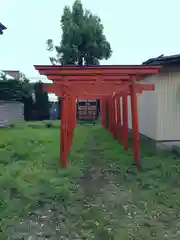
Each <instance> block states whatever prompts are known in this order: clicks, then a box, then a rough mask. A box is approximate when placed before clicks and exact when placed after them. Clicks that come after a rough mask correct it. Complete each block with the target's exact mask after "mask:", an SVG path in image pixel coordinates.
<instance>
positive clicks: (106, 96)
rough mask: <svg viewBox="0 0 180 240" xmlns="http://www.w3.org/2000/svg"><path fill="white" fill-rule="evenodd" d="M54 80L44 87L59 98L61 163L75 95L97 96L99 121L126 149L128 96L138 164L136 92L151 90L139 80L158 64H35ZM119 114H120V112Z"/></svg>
mask: <svg viewBox="0 0 180 240" xmlns="http://www.w3.org/2000/svg"><path fill="white" fill-rule="evenodd" d="M35 69H36V70H38V71H39V73H40V74H42V75H45V76H47V78H48V79H50V80H52V81H53V84H44V90H45V91H47V92H52V93H55V94H56V95H57V96H58V97H60V98H61V99H62V110H61V136H60V138H61V140H60V143H61V146H60V163H61V167H63V168H66V166H67V158H68V153H69V152H70V148H71V144H72V138H73V132H74V128H75V126H76V99H87V100H88V99H100V112H101V122H102V125H103V127H104V128H106V129H108V130H109V131H110V133H111V134H112V135H113V137H114V138H115V139H117V140H118V142H120V143H121V142H123V144H124V149H125V150H128V101H127V97H128V96H129V97H130V99H131V114H132V137H133V158H134V160H135V162H136V165H137V167H140V143H139V124H138V109H137V93H138V94H141V93H143V91H153V90H154V89H155V86H154V85H153V84H141V83H140V81H141V80H143V79H144V78H145V77H147V76H151V75H153V74H157V73H158V72H159V70H160V66H149V65H148V66H145V65H133V66H126V65H125V66H121V65H114V66H109V65H106V66H102V65H101V66H49V65H48V66H43V65H35ZM121 115H122V116H121Z"/></svg>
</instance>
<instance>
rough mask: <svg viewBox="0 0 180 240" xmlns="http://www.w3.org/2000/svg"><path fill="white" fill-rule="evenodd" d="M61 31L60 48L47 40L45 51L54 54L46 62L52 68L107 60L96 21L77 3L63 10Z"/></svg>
mask: <svg viewBox="0 0 180 240" xmlns="http://www.w3.org/2000/svg"><path fill="white" fill-rule="evenodd" d="M61 28H62V37H61V41H60V46H54V43H53V40H52V39H48V40H47V46H48V50H49V51H52V50H55V51H56V57H51V58H50V60H51V63H52V64H57V63H60V64H62V65H65V64H68V65H69V64H71V65H72V64H76V65H99V63H100V62H99V61H100V60H102V59H108V58H109V57H110V56H111V53H112V50H111V46H110V44H109V42H108V41H107V40H106V37H105V35H104V33H103V31H104V28H103V25H102V23H101V20H100V18H99V17H98V16H96V15H93V14H92V13H91V12H90V11H88V10H86V9H84V8H83V5H82V3H81V1H80V0H76V1H75V2H74V4H73V6H72V9H71V8H70V7H68V6H65V8H64V12H63V15H62V17H61Z"/></svg>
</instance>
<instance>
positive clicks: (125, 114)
mask: <svg viewBox="0 0 180 240" xmlns="http://www.w3.org/2000/svg"><path fill="white" fill-rule="evenodd" d="M122 109H123V111H122V112H123V142H124V150H126V151H127V150H128V148H129V145H128V102H127V95H124V96H123V97H122Z"/></svg>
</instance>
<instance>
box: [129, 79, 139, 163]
mask: <svg viewBox="0 0 180 240" xmlns="http://www.w3.org/2000/svg"><path fill="white" fill-rule="evenodd" d="M131 114H132V138H133V158H134V160H135V162H136V165H137V167H140V141H139V126H138V125H139V124H138V109H137V95H136V90H135V83H133V84H132V86H131Z"/></svg>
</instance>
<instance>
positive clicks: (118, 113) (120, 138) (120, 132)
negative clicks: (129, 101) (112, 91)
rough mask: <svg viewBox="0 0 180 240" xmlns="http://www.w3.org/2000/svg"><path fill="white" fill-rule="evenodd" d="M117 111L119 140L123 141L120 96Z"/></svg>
mask: <svg viewBox="0 0 180 240" xmlns="http://www.w3.org/2000/svg"><path fill="white" fill-rule="evenodd" d="M116 113H117V140H118V142H119V143H120V142H121V141H122V126H121V109H120V97H119V96H116Z"/></svg>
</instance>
